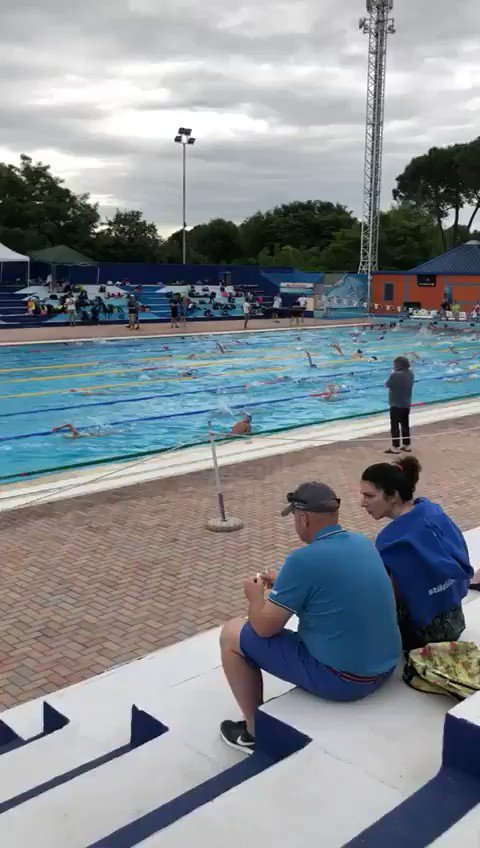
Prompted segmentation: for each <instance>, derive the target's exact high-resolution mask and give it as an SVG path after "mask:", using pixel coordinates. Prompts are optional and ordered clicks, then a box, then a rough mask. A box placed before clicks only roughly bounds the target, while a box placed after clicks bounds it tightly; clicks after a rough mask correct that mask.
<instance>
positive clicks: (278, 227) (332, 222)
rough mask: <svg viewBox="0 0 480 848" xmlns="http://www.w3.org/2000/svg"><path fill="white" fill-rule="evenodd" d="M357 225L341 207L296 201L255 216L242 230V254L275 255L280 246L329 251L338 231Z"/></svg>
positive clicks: (331, 204)
mask: <svg viewBox="0 0 480 848" xmlns="http://www.w3.org/2000/svg"><path fill="white" fill-rule="evenodd" d="M354 221H355V218H354V217H353V215H352V213H351V212H349V211H348V209H347V208H346V207H345V206H342V205H341V204H340V203H336V204H334V203H330V202H325V201H322V200H307V201H295V202H293V203H287V204H284V205H282V206H276V207H275V208H274V209H269V210H268V211H267V212H256V213H255V214H254V215H252V216H251V217H250V218H247V219H246V220H245V221H244V222H243V224H241V226H240V238H241V242H242V246H243V253H244V255H246V256H258V255H259V254H260V252H261V251H262V250H264V249H265V248H266V249H267V250H268V252H269V253H270V254H272V255H273V254H274V253H275V251H276V249H277V246H278V247H279V248H282V247H292V248H297V249H298V250H308V249H311V248H315V249H318V250H322V249H323V248H325V247H327V246H328V245H329V244H330V242H331V241H332V239H333V238H334V236H335V233H337V232H338V230H341V229H345V228H348V227H349V226H351V225H352V224H353V223H354Z"/></svg>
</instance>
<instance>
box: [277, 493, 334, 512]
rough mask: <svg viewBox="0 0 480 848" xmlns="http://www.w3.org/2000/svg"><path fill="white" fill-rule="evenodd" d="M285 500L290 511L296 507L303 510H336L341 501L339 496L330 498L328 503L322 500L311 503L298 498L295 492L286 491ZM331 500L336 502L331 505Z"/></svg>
mask: <svg viewBox="0 0 480 848" xmlns="http://www.w3.org/2000/svg"><path fill="white" fill-rule="evenodd" d="M287 501H288V503H289V504H290V507H291V510H292V511H294V510H296V509H298V510H301V511H303V512H336V511H337V509H338V508H339V507H340V504H341V502H342V501H341V499H340V498H334V499H333V498H332V499H330V501H329V503H325V502H324V501H323V502H319V503H316V504H312V503H311V502H309V501H307V500H305V499H304V498H299V497H298V495H297V494H296V493H295V492H288V494H287ZM333 501H335V503H336V506H335V507H334V506H333Z"/></svg>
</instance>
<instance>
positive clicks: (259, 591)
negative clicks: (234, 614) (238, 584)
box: [243, 577, 265, 604]
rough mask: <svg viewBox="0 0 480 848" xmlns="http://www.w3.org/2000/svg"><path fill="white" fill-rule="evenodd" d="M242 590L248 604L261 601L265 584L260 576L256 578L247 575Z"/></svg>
mask: <svg viewBox="0 0 480 848" xmlns="http://www.w3.org/2000/svg"><path fill="white" fill-rule="evenodd" d="M243 591H244V592H245V597H246V599H247V601H248V602H249V604H253V603H255V601H257V602H258V601H262V602H263V599H264V595H265V586H264V584H263V581H262V580H261V579H260V578H259V579H258V580H257V578H256V577H249V578H248V579H247V580H245V581H244V583H243Z"/></svg>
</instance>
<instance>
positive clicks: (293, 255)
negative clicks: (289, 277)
mask: <svg viewBox="0 0 480 848" xmlns="http://www.w3.org/2000/svg"><path fill="white" fill-rule="evenodd" d="M258 264H259V265H262V266H263V267H269V266H270V267H272V268H290V267H293V268H299V269H300V270H301V271H318V269H319V268H320V267H321V251H319V250H318V249H317V248H314V247H312V248H309V249H304V250H301V249H299V248H297V247H291V246H290V245H286V246H285V247H279V246H278V245H276V246H275V249H274V250H273V252H272V253H270V251H269V250H267V249H266V248H265V249H264V250H261V251H260V253H259V254H258Z"/></svg>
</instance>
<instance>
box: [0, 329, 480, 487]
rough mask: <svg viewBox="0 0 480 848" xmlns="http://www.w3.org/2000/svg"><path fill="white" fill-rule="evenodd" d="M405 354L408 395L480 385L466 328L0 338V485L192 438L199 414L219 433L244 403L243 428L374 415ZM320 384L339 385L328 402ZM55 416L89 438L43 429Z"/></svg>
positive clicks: (477, 355) (197, 437) (477, 343)
mask: <svg viewBox="0 0 480 848" xmlns="http://www.w3.org/2000/svg"><path fill="white" fill-rule="evenodd" d="M334 342H336V343H338V344H339V345H340V347H341V348H342V351H343V353H344V356H340V355H339V354H338V353H336V352H335V351H334V350H333V349H332V348H331V345H332V343H334ZM218 343H219V344H220V345H221V346H223V348H224V349H225V353H223V352H222V351H221V350H220V349H219V347H218ZM452 344H453V346H454V349H453V350H452V349H450V346H451V345H452ZM358 348H361V349H362V351H363V355H364V359H361V360H356V359H355V358H354V355H355V352H356V350H357V349H358ZM306 351H309V352H310V354H311V357H312V361H313V363H314V365H315V366H316V367H315V368H311V367H310V365H309V362H308V358H307V355H306ZM412 352H413V353H414V354H416V356H417V357H419V359H420V361H415V362H414V364H413V367H414V371H415V375H416V381H417V382H416V386H415V395H414V402H415V403H416V404H419V405H421V404H425V403H431V402H435V401H448V400H453V399H455V398H459V397H473V396H476V395H479V394H480V381H479V376H480V337H479V336H477V335H475V334H472V333H470V334H466V335H463V336H455V337H452V335H451V333H446V332H445V333H442V332H438V333H436V334H435V335H433V334H431V333H430V332H429V331H428V330H426V329H421V330H416V329H414V330H402V329H398V330H389V331H387V332H385V333H384V332H382V331H381V330H379V329H378V328H374V329H370V328H358V329H356V330H355V329H354V328H353V327H352V328H341V329H340V328H335V327H332V328H329V329H315V330H302V331H301V332H298V331H296V330H280V331H278V332H274V333H270V332H268V333H248V334H234V333H232V334H228V335H223V334H222V335H221V336H215V335H205V336H200V335H197V336H185V337H179V336H176V337H170V338H163V339H162V338H156V339H144V340H142V339H141V338H138V339H137V338H134V339H133V338H132V339H126V340H111V341H110V340H105V339H97V340H92V341H85V342H68V343H58V344H48V345H22V346H18V347H2V348H1V354H0V355H1V367H0V400H1V405H0V482H7V481H9V480H12V481H15V480H18V479H19V478H20V477H24V476H33V475H35V474H38V473H46V472H49V471H54V470H60V469H65V468H75V467H82V466H85V465H90V464H96V463H102V462H105V461H111V460H114V459H120V458H128V457H134V456H141V455H146V454H149V453H155V452H158V451H164V450H167V449H175V448H180V447H186V446H189V445H194V444H199V443H203V442H205V441H207V438H208V435H207V434H208V428H209V422H211V425H212V427H213V429H214V430H215V431H216V432H226V431H228V430H229V429H230V427H231V426H232V424H233V423H234V422H235V421H236V420H237V419H238V418H239V417H241V415H242V413H243V412H244V411H248V412H250V413H251V414H252V415H253V424H252V426H253V432H254V434H261V433H271V432H278V431H279V430H282V429H288V428H292V427H300V426H304V425H307V424H315V423H318V424H320V423H324V422H327V421H333V420H338V419H342V418H349V417H354V416H360V415H368V414H372V413H377V412H382V411H384V410H385V409H386V407H387V404H386V391H385V389H384V383H385V380H386V378H387V376H388V374H389V373H390V370H391V363H392V359H393V357H394V356H396V355H399V354H406V355H409V354H410V353H412ZM373 357H376V360H373V361H371V360H372V359H373ZM329 383H335V384H336V386H337V387H338V388H339V392H338V395H337V397H336V399H335V402H328V403H327V402H325V397H324V396H322V393H323V392H324V390H325V388H326V386H327V385H328V384H329ZM65 422H71V423H72V424H73V425H74V426H75V427H76V428H77V429H78V430H79V431H80V432H81V433H82V434H85V435H90V436H91V437H90V438H81V439H71V438H65V437H64V435H63V434H59V433H52V432H51V431H52V428H53V427H57V426H59V425H61V424H63V423H65Z"/></svg>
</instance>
